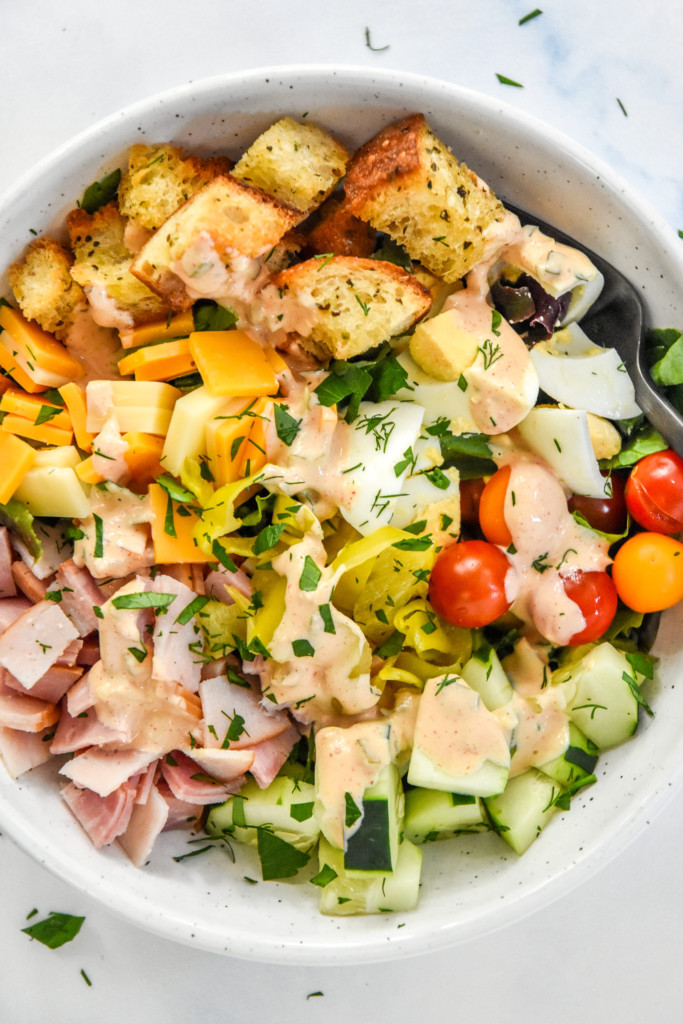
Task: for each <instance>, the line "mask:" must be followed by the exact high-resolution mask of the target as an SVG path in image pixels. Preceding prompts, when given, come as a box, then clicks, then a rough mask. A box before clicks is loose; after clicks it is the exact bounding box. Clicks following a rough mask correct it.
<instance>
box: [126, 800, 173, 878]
mask: <svg viewBox="0 0 683 1024" xmlns="http://www.w3.org/2000/svg"><path fill="white" fill-rule="evenodd" d="M168 812H169V809H168V804H167V803H166V801H165V800H164V798H163V796H161V794H160V793H159V792H158V791H157V790H156V789H155V788H154V787H153V786H152V789H151V790H150V793H149V797H148V799H147V800H146V802H145V803H138V802H137V801H136V802H135V804H134V806H133V811H132V814H131V816H130V820H129V822H128V827H127V828H126V831H125V832H124V833H123V835H121V836H119V843H120V845H121V846H122V847H123V849H124V850H125V851H126V853H127V854H128V856H129V857H130V859H131V860H132V862H133V864H135V866H136V867H137V868H141V867H142V866H143V865H144V864H145V862H146V861H147V860H149V856H150V854H151V852H152V848H153V846H154V843H155V842H156V840H157V837H158V835H159V833H160V832H162V831H163V829H164V828H165V826H166V822H167V821H168Z"/></svg>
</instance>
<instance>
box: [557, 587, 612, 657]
mask: <svg viewBox="0 0 683 1024" xmlns="http://www.w3.org/2000/svg"><path fill="white" fill-rule="evenodd" d="M562 583H563V584H564V592H565V594H566V595H567V597H569V598H570V599H571V600H572V601H574V603H575V604H578V606H579V608H580V609H581V614H582V615H583V617H584V619H585V620H586V625H585V627H584V628H583V629H582V630H580V632H578V633H574V636H573V637H572V638H571V639H570V641H569V646H570V647H576V646H577V645H578V644H588V643H590V642H591V641H592V640H598V639H599V638H600V637H601V636H602V634H603V633H604V632H605V630H607V629H608V628H609V626H610V625H611V623H612V619H613V618H614V615H615V613H616V610H617V588H616V587H615V585H614V583H613V581H612V579H611V578H610V577H609V576H608V575H607V573H606V572H583V571H582V570H580V569H577V570H574V571H573V572H571V573H569V574H568V575H567V576H563V577H562Z"/></svg>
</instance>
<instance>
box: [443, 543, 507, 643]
mask: <svg viewBox="0 0 683 1024" xmlns="http://www.w3.org/2000/svg"><path fill="white" fill-rule="evenodd" d="M509 568H510V563H509V562H508V560H507V558H506V556H505V553H504V552H503V551H501V550H500V548H497V547H495V546H494V545H493V544H487V543H486V541H484V540H464V541H460V542H459V543H457V544H451V546H450V547H448V548H444V550H443V551H442V552H441V553H440V554H439V556H438V557H437V559H436V562H435V563H434V568H433V569H432V573H431V577H430V583H429V600H430V601H431V602H432V605H433V606H434V608H435V610H436V611H437V612H438V613H439V615H441V616H442V617H443V618H444V619H446V620H447V621H448V622H451V623H452V624H453V625H454V626H462V627H464V628H465V629H478V628H479V627H481V626H487V625H488V624H489V622H493V621H494V619H498V618H500V616H501V615H503V614H504V613H505V612H506V611H507V610H508V608H509V607H510V602H509V601H508V599H507V597H506V596H505V576H506V574H507V571H508V569H509Z"/></svg>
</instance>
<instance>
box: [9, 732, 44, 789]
mask: <svg viewBox="0 0 683 1024" xmlns="http://www.w3.org/2000/svg"><path fill="white" fill-rule="evenodd" d="M50 733H51V730H50V729H43V731H42V732H21V731H19V730H17V729H7V728H5V727H4V726H0V760H1V761H2V762H3V764H4V765H5V768H6V769H7V771H8V772H9V774H10V775H11V776H12V778H13V779H16V778H18V777H19V776H20V775H23V774H24V772H28V771H30V770H31V768H37V767H38V765H39V764H45V762H46V761H49V760H50V757H51V754H50V743H49V738H48V737H49V736H50Z"/></svg>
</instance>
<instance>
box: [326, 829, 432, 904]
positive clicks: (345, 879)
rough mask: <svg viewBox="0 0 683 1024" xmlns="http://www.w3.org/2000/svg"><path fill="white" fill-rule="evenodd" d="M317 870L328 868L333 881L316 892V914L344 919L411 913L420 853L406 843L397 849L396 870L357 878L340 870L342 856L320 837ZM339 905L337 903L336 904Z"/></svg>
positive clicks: (355, 874) (342, 866)
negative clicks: (403, 912)
mask: <svg viewBox="0 0 683 1024" xmlns="http://www.w3.org/2000/svg"><path fill="white" fill-rule="evenodd" d="M318 857H319V864H320V869H321V870H322V868H323V867H324V866H325V865H328V866H329V867H330V868H332V870H333V871H334V872H336V876H337V877H336V878H333V879H332V881H331V882H328V884H327V885H326V886H324V887H323V888H321V890H320V912H321V913H322V914H327V915H331V916H335V917H336V916H341V917H347V916H349V915H353V914H382V913H387V912H391V911H393V912H397V911H408V910H414V909H415V907H416V906H417V902H418V897H419V890H420V868H421V864H422V850H421V849H420V848H419V847H417V846H414V845H413V844H412V843H411V842H409V841H408V840H407V839H404V841H403V842H402V843H401V845H400V846H399V848H398V856H397V859H396V867H395V869H394V871H393V872H390V873H386V874H370V875H367V874H366V876H365V877H359V876H358V874H357V873H356V872H354V873H353V874H351V875H350V874H348V873H347V872H346V871H345V870H344V855H343V853H342V851H341V850H337V849H335V847H333V846H332V845H331V844H330V843H328V842H327V840H326V839H325V838H324V837H321V839H320V846H319V849H318ZM340 901H341V902H340Z"/></svg>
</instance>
